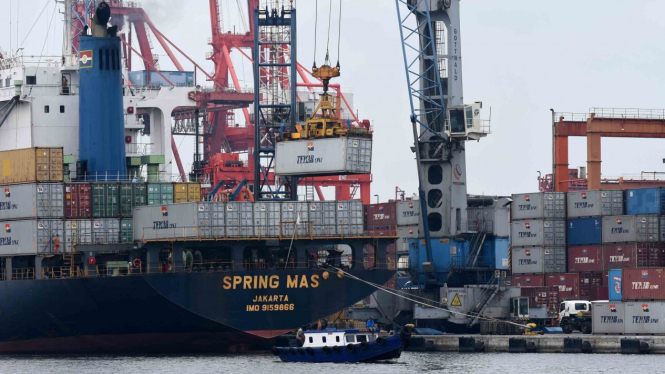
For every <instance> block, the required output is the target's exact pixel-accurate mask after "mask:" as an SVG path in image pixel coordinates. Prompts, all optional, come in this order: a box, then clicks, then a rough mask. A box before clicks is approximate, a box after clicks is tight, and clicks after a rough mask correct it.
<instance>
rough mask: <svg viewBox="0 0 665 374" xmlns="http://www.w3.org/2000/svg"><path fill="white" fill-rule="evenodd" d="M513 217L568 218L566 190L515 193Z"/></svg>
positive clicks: (512, 208) (512, 207) (512, 205)
mask: <svg viewBox="0 0 665 374" xmlns="http://www.w3.org/2000/svg"><path fill="white" fill-rule="evenodd" d="M512 198H513V203H512V204H511V214H512V219H514V220H516V219H543V218H549V219H552V218H556V219H564V218H566V193H565V192H545V193H542V192H534V193H525V194H515V195H513V197H512Z"/></svg>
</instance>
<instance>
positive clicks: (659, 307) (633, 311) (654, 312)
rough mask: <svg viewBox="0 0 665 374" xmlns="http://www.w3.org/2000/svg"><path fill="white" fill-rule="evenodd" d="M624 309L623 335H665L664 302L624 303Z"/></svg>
mask: <svg viewBox="0 0 665 374" xmlns="http://www.w3.org/2000/svg"><path fill="white" fill-rule="evenodd" d="M624 308H625V311H626V318H625V319H624V334H626V335H629V334H630V335H633V334H634V335H663V334H665V301H626V302H624Z"/></svg>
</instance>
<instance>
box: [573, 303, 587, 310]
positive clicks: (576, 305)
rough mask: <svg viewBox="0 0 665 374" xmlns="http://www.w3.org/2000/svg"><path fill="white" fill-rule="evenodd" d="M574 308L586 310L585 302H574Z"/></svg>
mask: <svg viewBox="0 0 665 374" xmlns="http://www.w3.org/2000/svg"><path fill="white" fill-rule="evenodd" d="M575 310H586V304H585V303H575Z"/></svg>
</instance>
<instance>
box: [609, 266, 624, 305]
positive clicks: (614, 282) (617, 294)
mask: <svg viewBox="0 0 665 374" xmlns="http://www.w3.org/2000/svg"><path fill="white" fill-rule="evenodd" d="M622 275H623V271H622V270H621V269H612V270H610V271H609V272H608V282H609V284H608V285H607V288H608V290H609V299H610V301H621V295H622V294H623V292H622V291H623V282H622V279H621V278H622Z"/></svg>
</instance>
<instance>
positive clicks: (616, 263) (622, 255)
mask: <svg viewBox="0 0 665 374" xmlns="http://www.w3.org/2000/svg"><path fill="white" fill-rule="evenodd" d="M635 267H637V243H626V244H603V271H608V270H611V269H634V268H635Z"/></svg>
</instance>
